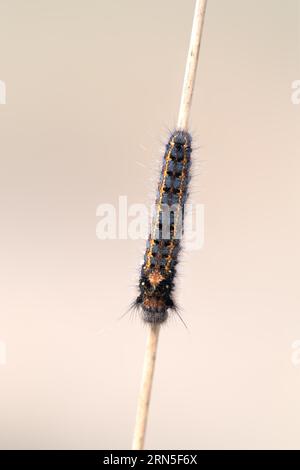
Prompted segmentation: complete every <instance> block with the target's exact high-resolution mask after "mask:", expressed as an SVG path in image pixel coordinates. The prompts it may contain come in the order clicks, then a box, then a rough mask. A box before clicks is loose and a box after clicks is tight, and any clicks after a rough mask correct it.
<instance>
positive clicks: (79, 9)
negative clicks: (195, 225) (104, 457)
mask: <svg viewBox="0 0 300 470" xmlns="http://www.w3.org/2000/svg"><path fill="white" fill-rule="evenodd" d="M193 9H194V1H192V0H188V1H180V0H164V1H163V2H161V1H159V0H152V1H151V2H148V1H146V0H142V1H141V0H127V1H121V0H115V1H113V2H111V1H104V0H102V1H101V0H87V1H83V0H51V1H50V0H43V1H38V0H28V1H26V2H24V1H22V0H0V65H1V66H0V80H2V81H3V82H5V84H6V104H1V105H0V148H1V151H0V158H1V172H0V211H1V212H0V213H1V232H0V241H1V244H0V289H1V294H0V342H1V351H2V353H1V354H2V360H1V361H0V415H1V423H0V447H1V448H2V449H15V448H19V449H30V448H31V449H60V448H66V449H79V448H82V449H85V448H96V449H117V448H119V449H127V448H130V446H131V439H132V432H133V427H134V419H135V412H136V402H137V396H138V391H139V385H140V378H141V370H142V363H143V355H144V348H145V339H146V328H145V327H144V326H143V324H142V323H141V322H140V320H139V318H138V317H130V316H125V317H124V318H123V319H122V321H118V318H119V317H120V316H121V315H122V314H123V313H124V312H125V311H126V309H127V308H128V305H129V304H130V302H131V301H132V300H133V299H134V297H135V295H136V291H135V287H134V286H135V283H136V281H137V278H138V269H139V264H140V262H141V260H142V252H143V248H144V242H143V241H142V240H135V241H134V240H130V239H127V240H104V241H103V240H99V239H98V238H97V236H96V225H97V222H98V218H97V217H96V209H97V207H98V205H99V204H102V203H111V204H115V205H117V203H118V197H119V195H127V196H128V203H145V204H150V203H151V202H152V199H151V194H152V193H153V191H152V190H153V185H154V184H155V183H154V179H153V177H155V174H156V173H155V171H154V170H155V168H156V165H157V161H158V159H159V157H160V155H161V152H160V147H161V144H162V143H163V142H164V140H165V138H166V136H167V135H168V130H167V129H168V128H169V129H172V128H173V127H174V125H175V123H176V118H177V112H178V107H179V100H180V93H181V86H182V80H183V73H184V66H185V59H186V53H187V48H188V43H189V36H190V28H191V22H192V16H193ZM295 80H300V1H299V0H287V1H286V2H282V1H281V0H251V1H250V0H243V1H240V0H227V1H226V2H223V1H221V0H208V7H207V14H206V20H205V28H204V34H203V43H202V47H201V52H200V62H199V69H198V79H197V84H196V91H195V95H194V100H193V108H192V116H191V130H192V132H193V136H194V142H195V147H197V150H195V152H194V154H193V156H194V161H195V162H197V163H196V165H195V167H197V168H196V170H195V176H194V179H193V182H192V195H191V201H192V202H193V203H197V204H203V205H204V209H205V216H204V223H205V224H204V245H203V248H202V249H201V250H197V251H193V252H189V251H186V253H185V254H184V256H183V263H182V266H181V268H180V278H179V280H178V296H177V300H178V303H179V304H180V305H181V306H182V312H181V314H182V316H183V318H184V320H185V322H186V323H187V325H188V330H186V329H185V328H184V327H183V325H182V324H181V322H180V321H178V320H177V319H175V318H173V319H171V320H170V322H169V323H168V324H167V325H166V326H165V327H164V328H163V330H162V332H161V336H160V344H159V353H158V362H157V368H156V373H155V381H154V387H153V395H152V402H151V411H150V418H149V423H148V434H147V443H146V446H147V448H149V449H262V448H270V449H276V448H280V449H288V448H297V449H299V448H300V442H299V424H300V399H299V396H300V393H299V392H300V343H299V340H300V292H299V266H300V249H299V238H300V218H299V199H300V185H299V171H300V160H299V124H300V105H296V104H292V101H291V95H292V83H293V81H295ZM297 341H298V343H297Z"/></svg>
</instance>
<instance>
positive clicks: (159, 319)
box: [134, 129, 192, 324]
mask: <svg viewBox="0 0 300 470" xmlns="http://www.w3.org/2000/svg"><path fill="white" fill-rule="evenodd" d="M191 144H192V138H191V136H190V134H189V133H188V132H186V131H184V130H180V129H179V130H175V131H174V132H173V133H172V134H171V136H170V138H169V141H168V143H167V145H166V148H165V153H164V155H163V161H162V168H161V174H160V178H159V182H158V188H157V196H156V200H155V210H154V214H153V218H152V223H151V230H150V235H149V238H148V240H147V244H146V251H145V255H144V261H143V265H142V267H141V272H140V280H139V285H138V289H139V295H138V297H137V299H136V300H135V301H134V307H135V308H138V309H140V310H141V312H142V317H143V320H144V321H145V322H147V323H150V324H157V323H158V324H160V323H163V322H165V321H166V319H167V318H168V313H169V311H172V310H173V311H177V306H176V303H175V301H174V288H175V277H176V266H177V263H178V256H179V252H180V249H181V238H182V233H183V220H184V205H185V202H186V200H187V196H188V185H189V181H190V168H191V153H192V147H191Z"/></svg>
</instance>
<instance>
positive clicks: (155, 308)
mask: <svg viewBox="0 0 300 470" xmlns="http://www.w3.org/2000/svg"><path fill="white" fill-rule="evenodd" d="M139 289H140V295H139V296H138V298H137V299H136V306H138V307H141V309H142V312H143V319H144V321H145V322H147V323H163V322H164V321H165V320H166V319H167V317H168V310H169V309H173V308H175V305H174V301H173V299H172V290H173V279H172V278H171V276H163V275H162V274H161V273H160V272H159V271H157V270H153V271H150V272H148V273H143V274H142V276H141V279H140V283H139Z"/></svg>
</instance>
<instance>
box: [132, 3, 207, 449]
mask: <svg viewBox="0 0 300 470" xmlns="http://www.w3.org/2000/svg"><path fill="white" fill-rule="evenodd" d="M206 4H207V0H196V5H195V12H194V20H193V26H192V33H191V39H190V47H189V52H188V56H187V62H186V68H185V75H184V82H183V88H182V95H181V102H180V108H179V115H178V121H177V127H178V128H179V129H182V130H187V128H188V120H189V115H190V109H191V103H192V96H193V90H194V84H195V79H196V71H197V63H198V57H199V49H200V43H201V37H202V31H203V24H204V16H205V10H206ZM159 330H160V325H159V324H157V325H151V326H150V329H149V333H148V339H147V344H146V353H145V359H144V367H143V375H142V383H141V389H140V394H139V399H138V407H137V415H136V423H135V430H134V435H133V444H132V449H133V450H142V449H143V448H144V441H145V434H146V426H147V419H148V412H149V404H150V397H151V389H152V383H153V374H154V368H155V360H156V353H157V345H158V337H159Z"/></svg>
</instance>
